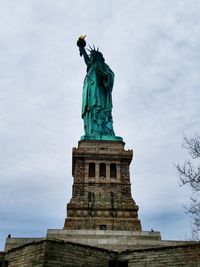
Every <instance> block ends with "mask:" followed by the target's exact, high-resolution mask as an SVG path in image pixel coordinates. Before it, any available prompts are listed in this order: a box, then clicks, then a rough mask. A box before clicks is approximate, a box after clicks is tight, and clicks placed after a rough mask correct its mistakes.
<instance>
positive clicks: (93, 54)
mask: <svg viewBox="0 0 200 267" xmlns="http://www.w3.org/2000/svg"><path fill="white" fill-rule="evenodd" d="M90 59H91V61H92V62H95V61H96V60H97V54H96V53H95V52H91V53H90Z"/></svg>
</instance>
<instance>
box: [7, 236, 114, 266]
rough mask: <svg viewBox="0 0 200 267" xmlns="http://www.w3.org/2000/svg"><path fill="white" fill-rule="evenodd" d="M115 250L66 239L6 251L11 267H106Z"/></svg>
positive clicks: (34, 243)
mask: <svg viewBox="0 0 200 267" xmlns="http://www.w3.org/2000/svg"><path fill="white" fill-rule="evenodd" d="M111 254H113V255H114V252H109V251H108V250H104V249H97V248H93V247H90V246H86V245H80V244H74V243H70V242H64V241H54V240H43V241H37V242H32V243H29V244H25V245H22V246H20V247H18V248H13V249H11V250H9V251H8V252H6V253H5V259H4V260H5V261H7V262H8V263H9V264H8V266H9V267H33V266H34V267H55V266H56V267H63V266H65V267H86V266H87V267H105V266H109V258H110V257H111Z"/></svg>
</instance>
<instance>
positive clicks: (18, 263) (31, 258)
mask: <svg viewBox="0 0 200 267" xmlns="http://www.w3.org/2000/svg"><path fill="white" fill-rule="evenodd" d="M45 250H46V241H39V242H32V243H29V244H25V245H22V246H20V247H18V248H13V249H11V250H9V251H8V252H7V253H5V261H8V263H9V264H8V266H9V267H32V266H34V267H35V266H37V267H43V266H45V265H44V263H45Z"/></svg>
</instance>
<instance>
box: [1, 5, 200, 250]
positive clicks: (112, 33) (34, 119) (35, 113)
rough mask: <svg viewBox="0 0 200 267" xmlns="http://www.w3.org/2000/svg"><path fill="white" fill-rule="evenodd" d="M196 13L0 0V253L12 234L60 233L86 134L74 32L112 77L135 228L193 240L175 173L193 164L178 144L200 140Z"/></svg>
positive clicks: (185, 193)
mask: <svg viewBox="0 0 200 267" xmlns="http://www.w3.org/2000/svg"><path fill="white" fill-rule="evenodd" d="M199 14H200V1H199V0H151V1H149V0H132V1H130V0H109V1H106V0H101V1H100V0H79V1H74V0H42V1H41V0H18V1H16V0H0V103H1V104H0V148H1V149H0V250H3V247H4V242H5V238H6V236H7V235H8V234H11V235H12V236H13V237H40V236H45V235H46V231H47V229H62V228H63V226H64V220H65V217H66V204H67V203H68V202H69V200H70V198H71V195H72V190H71V187H72V182H73V178H72V174H71V165H72V148H73V147H77V145H78V141H79V140H80V137H81V136H82V135H83V134H84V133H83V122H82V119H81V115H80V114H81V92H82V85H83V80H84V77H85V74H86V67H85V64H84V62H83V58H81V57H80V56H79V51H78V48H77V46H76V41H77V39H78V37H79V36H80V35H81V34H87V37H86V38H87V39H86V41H87V44H90V45H93V44H94V45H95V46H99V49H100V51H101V52H102V53H103V55H104V58H105V60H106V63H107V64H108V65H109V66H110V67H111V69H112V70H113V71H114V73H115V84H114V89H113V120H114V130H115V133H116V135H118V136H121V137H123V140H124V142H125V143H126V145H125V147H126V149H133V152H134V157H133V161H132V163H131V167H130V173H131V183H132V195H133V198H134V199H135V201H136V203H137V204H138V205H139V208H140V210H139V218H140V219H141V222H142V227H143V230H145V231H148V230H150V229H154V230H157V231H160V232H161V237H162V239H164V240H166V239H167V240H188V239H189V238H190V237H191V221H190V217H189V216H188V215H186V214H185V211H184V207H183V206H184V205H185V204H187V203H188V202H189V198H190V195H191V192H190V191H189V189H188V188H184V187H180V184H179V178H178V176H177V173H176V170H175V167H174V164H176V163H182V162H184V160H186V159H187V158H189V155H188V154H187V152H186V151H185V150H184V149H183V148H182V142H183V136H188V137H190V136H194V135H195V134H197V133H199V116H200V108H199V103H200V93H199V85H200V75H199V69H200V16H199Z"/></svg>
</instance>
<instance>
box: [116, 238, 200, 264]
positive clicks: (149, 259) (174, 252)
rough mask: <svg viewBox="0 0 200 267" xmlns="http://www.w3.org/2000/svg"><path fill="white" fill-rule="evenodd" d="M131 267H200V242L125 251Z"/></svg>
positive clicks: (124, 256)
mask: <svg viewBox="0 0 200 267" xmlns="http://www.w3.org/2000/svg"><path fill="white" fill-rule="evenodd" d="M121 258H124V259H128V266H129V267H146V266H147V267H164V266H171V267H178V266H185V267H200V243H198V244H188V245H181V246H175V247H174V246H172V247H161V248H153V249H144V250H137V251H132V252H128V253H126V252H123V253H122V254H121Z"/></svg>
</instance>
